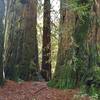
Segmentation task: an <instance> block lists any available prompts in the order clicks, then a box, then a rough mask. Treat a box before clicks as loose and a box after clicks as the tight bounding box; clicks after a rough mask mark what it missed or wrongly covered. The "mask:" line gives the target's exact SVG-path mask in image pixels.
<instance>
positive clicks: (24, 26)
mask: <svg viewBox="0 0 100 100" xmlns="http://www.w3.org/2000/svg"><path fill="white" fill-rule="evenodd" d="M6 6H7V9H6V23H5V24H6V28H5V41H4V68H5V75H6V78H9V79H13V80H16V77H20V78H21V79H24V80H30V79H33V80H36V79H37V74H36V73H37V70H38V48H37V30H36V24H37V0H25V2H24V0H23V1H22V0H19V1H18V0H7V5H6Z"/></svg>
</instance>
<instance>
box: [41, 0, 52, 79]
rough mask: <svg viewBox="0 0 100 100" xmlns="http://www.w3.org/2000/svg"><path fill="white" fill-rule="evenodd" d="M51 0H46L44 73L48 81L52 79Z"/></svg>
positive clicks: (43, 50)
mask: <svg viewBox="0 0 100 100" xmlns="http://www.w3.org/2000/svg"><path fill="white" fill-rule="evenodd" d="M50 8H51V5H50V0H44V21H43V24H44V25H43V47H42V75H43V77H44V79H45V80H46V81H48V80H50V79H51V28H50Z"/></svg>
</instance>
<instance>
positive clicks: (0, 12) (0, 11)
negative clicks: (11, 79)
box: [0, 0, 5, 85]
mask: <svg viewBox="0 0 100 100" xmlns="http://www.w3.org/2000/svg"><path fill="white" fill-rule="evenodd" d="M4 8H5V6H4V1H3V0H0V85H1V84H2V83H3V62H2V60H3V55H2V54H3V40H4V25H3V17H4Z"/></svg>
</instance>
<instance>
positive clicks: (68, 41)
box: [51, 0, 75, 88]
mask: <svg viewBox="0 0 100 100" xmlns="http://www.w3.org/2000/svg"><path fill="white" fill-rule="evenodd" d="M67 4H68V0H60V15H61V16H60V26H59V27H60V29H59V30H60V32H59V33H60V35H59V45H58V46H59V47H58V57H57V65H56V70H55V73H54V77H53V81H51V82H52V83H53V82H54V83H53V84H54V85H55V86H56V87H59V88H64V87H69V88H70V86H68V85H67V84H69V82H72V81H73V83H74V80H71V81H70V79H71V78H72V76H73V75H74V71H73V73H72V72H71V71H72V69H70V68H71V67H72V63H73V62H72V59H73V58H72V55H73V42H74V41H73V37H72V33H73V32H74V24H75V23H74V22H75V17H74V14H73V12H71V11H70V9H69V8H68V7H67V6H66V5H67ZM68 73H69V76H68ZM71 74H73V75H71ZM68 78H69V82H68ZM73 78H74V77H73ZM70 84H71V83H70Z"/></svg>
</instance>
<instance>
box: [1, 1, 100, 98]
mask: <svg viewBox="0 0 100 100" xmlns="http://www.w3.org/2000/svg"><path fill="white" fill-rule="evenodd" d="M57 3H58V4H57ZM6 80H13V81H17V82H19V81H30V80H32V81H47V82H48V86H50V87H54V88H60V89H66V88H67V89H69V88H82V89H83V88H84V89H83V90H84V91H85V92H86V93H87V94H90V95H96V96H97V98H98V100H99V98H100V1H99V0H70V1H69V0H59V1H57V0H56V1H55V2H54V1H50V0H44V1H43V0H38V1H37V0H0V84H1V85H3V84H4V83H5V81H6Z"/></svg>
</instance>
